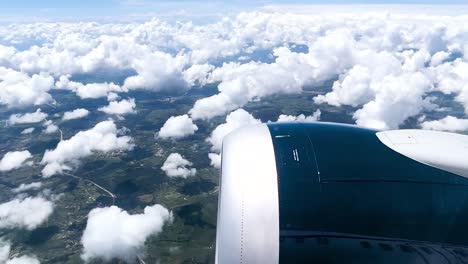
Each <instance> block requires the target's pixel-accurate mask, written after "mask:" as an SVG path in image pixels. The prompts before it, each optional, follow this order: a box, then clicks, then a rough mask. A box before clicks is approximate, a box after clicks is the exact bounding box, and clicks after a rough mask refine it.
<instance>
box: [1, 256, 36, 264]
mask: <svg viewBox="0 0 468 264" xmlns="http://www.w3.org/2000/svg"><path fill="white" fill-rule="evenodd" d="M40 263H41V262H40V261H39V260H38V259H37V258H36V257H31V256H20V257H14V258H12V259H9V260H8V261H7V262H6V263H5V264H40Z"/></svg>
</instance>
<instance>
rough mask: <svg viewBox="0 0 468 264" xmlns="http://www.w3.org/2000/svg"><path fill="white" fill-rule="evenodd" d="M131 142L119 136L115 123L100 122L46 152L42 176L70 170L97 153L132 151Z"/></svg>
mask: <svg viewBox="0 0 468 264" xmlns="http://www.w3.org/2000/svg"><path fill="white" fill-rule="evenodd" d="M131 141H132V138H131V137H129V136H118V129H117V127H116V125H115V124H114V122H113V121H110V120H109V121H103V122H100V123H98V124H96V125H95V126H94V127H93V128H91V129H89V130H85V131H80V132H78V133H77V134H75V135H74V136H73V137H71V138H70V139H67V140H62V141H60V142H59V143H58V145H57V147H56V148H55V149H53V150H46V152H45V153H44V156H43V158H42V161H41V164H44V165H45V167H44V169H43V170H42V175H43V176H45V177H49V176H52V175H54V174H57V173H62V172H63V171H64V170H70V169H71V168H72V167H73V166H76V165H77V164H78V163H79V159H81V158H83V157H86V156H89V155H92V154H93V153H95V152H110V151H116V150H130V149H132V148H133V144H132V142H131Z"/></svg>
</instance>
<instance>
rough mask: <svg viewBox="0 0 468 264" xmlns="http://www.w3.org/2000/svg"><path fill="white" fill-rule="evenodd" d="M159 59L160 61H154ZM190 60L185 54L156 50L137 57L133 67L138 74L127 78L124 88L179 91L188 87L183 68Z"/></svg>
mask: <svg viewBox="0 0 468 264" xmlns="http://www.w3.org/2000/svg"><path fill="white" fill-rule="evenodd" d="M155 61H157V62H158V63H154V62H155ZM187 62H188V60H187V58H186V57H185V56H184V55H176V56H175V57H173V56H171V55H170V54H168V53H164V52H160V51H155V52H151V53H147V54H146V55H145V56H144V57H142V58H138V59H135V60H134V61H133V63H132V68H133V69H135V71H136V72H137V73H138V75H135V76H130V77H128V78H127V79H125V82H124V85H123V88H126V89H147V90H153V91H177V90H184V89H187V88H188V85H187V83H186V82H185V80H184V78H183V76H182V70H183V68H184V66H185V64H186V63H187Z"/></svg>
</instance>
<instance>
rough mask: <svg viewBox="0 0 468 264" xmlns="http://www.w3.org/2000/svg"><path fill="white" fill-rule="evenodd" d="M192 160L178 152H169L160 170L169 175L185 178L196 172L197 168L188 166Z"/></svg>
mask: <svg viewBox="0 0 468 264" xmlns="http://www.w3.org/2000/svg"><path fill="white" fill-rule="evenodd" d="M192 165H193V164H192V162H190V161H188V160H186V159H184V158H183V157H182V155H180V154H179V153H171V154H170V155H169V156H168V157H167V159H166V161H165V162H164V164H163V166H162V167H161V170H163V171H164V172H165V173H166V175H167V176H169V177H182V178H187V177H189V176H193V175H195V174H196V173H197V170H196V169H194V168H190V166H192Z"/></svg>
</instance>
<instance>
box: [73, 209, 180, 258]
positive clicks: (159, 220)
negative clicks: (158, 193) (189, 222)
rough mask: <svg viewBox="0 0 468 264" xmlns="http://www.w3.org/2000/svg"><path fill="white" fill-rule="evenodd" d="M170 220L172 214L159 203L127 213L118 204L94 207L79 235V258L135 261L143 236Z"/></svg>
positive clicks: (141, 246) (158, 230)
mask: <svg viewBox="0 0 468 264" xmlns="http://www.w3.org/2000/svg"><path fill="white" fill-rule="evenodd" d="M170 221H172V213H171V212H169V211H168V210H167V209H166V208H164V207H163V206H161V205H159V204H156V205H153V206H147V207H145V209H144V212H143V213H141V214H129V213H128V212H127V211H124V210H122V209H120V208H119V207H117V206H111V207H104V208H96V209H93V210H91V212H89V214H88V222H87V224H86V228H85V230H84V232H83V236H82V238H81V243H82V244H83V254H82V255H81V257H82V259H83V260H84V261H90V260H92V259H102V260H104V261H110V260H112V259H114V258H118V259H123V260H126V261H127V262H134V261H135V258H136V257H137V256H138V255H139V254H141V253H142V251H143V248H144V243H145V241H146V239H147V238H148V237H149V236H151V235H157V234H158V233H160V232H161V230H162V228H163V226H164V224H165V223H167V222H170Z"/></svg>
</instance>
